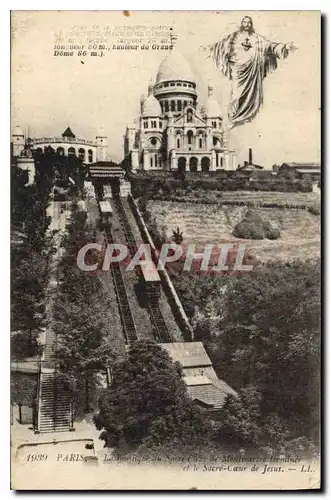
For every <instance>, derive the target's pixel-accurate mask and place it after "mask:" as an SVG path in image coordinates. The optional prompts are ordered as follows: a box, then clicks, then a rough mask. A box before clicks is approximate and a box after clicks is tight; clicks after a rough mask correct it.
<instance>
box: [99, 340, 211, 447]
mask: <svg viewBox="0 0 331 500" xmlns="http://www.w3.org/2000/svg"><path fill="white" fill-rule="evenodd" d="M95 425H96V427H97V429H98V430H101V429H103V432H102V433H101V435H100V438H101V439H102V440H103V441H104V442H105V446H113V445H120V444H123V443H125V444H128V445H131V446H136V445H141V444H145V445H146V444H148V445H149V446H153V445H158V446H162V445H165V444H167V443H169V442H176V443H177V444H178V443H181V444H187V443H195V442H197V443H198V442H206V441H208V438H209V437H210V435H211V432H212V428H211V423H210V420H209V419H208V417H207V416H206V415H205V414H204V412H203V411H202V410H201V409H200V408H199V407H198V406H196V405H195V403H193V402H192V401H191V400H190V398H189V396H188V394H187V391H186V386H185V383H184V381H183V380H182V371H181V367H180V365H179V364H178V363H173V362H172V361H171V359H170V357H169V355H168V353H167V352H166V351H164V350H163V349H162V348H161V347H160V346H159V345H157V344H155V343H152V342H147V341H144V342H136V343H134V344H132V345H131V346H130V349H129V351H128V354H127V359H126V360H125V361H123V362H122V363H120V364H118V365H117V366H116V368H115V369H114V373H113V382H112V385H111V387H110V388H109V389H108V390H106V391H105V392H104V393H103V394H102V396H101V398H100V401H99V413H98V414H97V415H96V416H95Z"/></svg>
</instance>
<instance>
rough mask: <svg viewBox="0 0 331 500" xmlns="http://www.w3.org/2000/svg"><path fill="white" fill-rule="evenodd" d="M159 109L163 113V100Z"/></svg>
mask: <svg viewBox="0 0 331 500" xmlns="http://www.w3.org/2000/svg"><path fill="white" fill-rule="evenodd" d="M161 111H162V113H163V102H161Z"/></svg>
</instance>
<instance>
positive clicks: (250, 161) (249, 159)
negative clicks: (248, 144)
mask: <svg viewBox="0 0 331 500" xmlns="http://www.w3.org/2000/svg"><path fill="white" fill-rule="evenodd" d="M248 164H249V165H253V152H252V148H249V150H248Z"/></svg>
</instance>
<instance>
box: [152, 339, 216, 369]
mask: <svg viewBox="0 0 331 500" xmlns="http://www.w3.org/2000/svg"><path fill="white" fill-rule="evenodd" d="M160 345H161V347H163V349H165V350H166V351H167V352H168V354H169V355H170V356H171V358H172V359H173V360H174V361H179V363H180V364H181V365H182V366H183V368H185V367H189V366H211V364H212V363H211V361H210V359H209V356H208V354H207V353H206V351H205V348H204V347H203V345H202V342H174V343H169V344H160Z"/></svg>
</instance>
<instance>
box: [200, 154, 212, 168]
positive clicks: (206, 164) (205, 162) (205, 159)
mask: <svg viewBox="0 0 331 500" xmlns="http://www.w3.org/2000/svg"><path fill="white" fill-rule="evenodd" d="M209 167H210V159H209V158H208V157H207V156H204V157H203V158H202V160H201V170H202V172H209Z"/></svg>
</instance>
